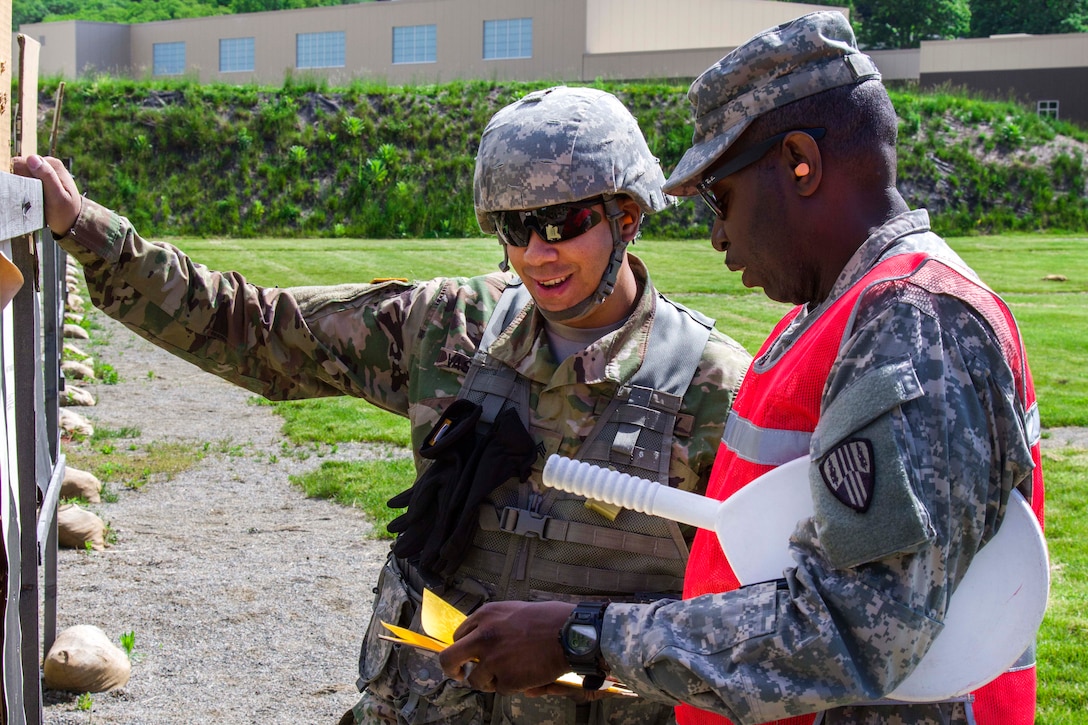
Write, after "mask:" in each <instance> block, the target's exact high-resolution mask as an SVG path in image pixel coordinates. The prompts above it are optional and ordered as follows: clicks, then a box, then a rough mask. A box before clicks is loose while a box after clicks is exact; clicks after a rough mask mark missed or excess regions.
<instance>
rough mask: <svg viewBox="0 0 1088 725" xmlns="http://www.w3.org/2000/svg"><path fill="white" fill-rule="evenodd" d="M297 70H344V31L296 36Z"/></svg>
mask: <svg viewBox="0 0 1088 725" xmlns="http://www.w3.org/2000/svg"><path fill="white" fill-rule="evenodd" d="M295 67H296V68H343V67H344V31H343V30H336V31H330V32H327V33H299V34H298V35H296V36H295Z"/></svg>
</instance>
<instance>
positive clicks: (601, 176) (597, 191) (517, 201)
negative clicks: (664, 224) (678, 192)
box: [473, 86, 670, 234]
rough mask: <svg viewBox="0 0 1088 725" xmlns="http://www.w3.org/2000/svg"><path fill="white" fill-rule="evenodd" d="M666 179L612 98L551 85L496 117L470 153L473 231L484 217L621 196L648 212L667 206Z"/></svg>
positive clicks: (485, 226) (486, 222) (483, 224)
mask: <svg viewBox="0 0 1088 725" xmlns="http://www.w3.org/2000/svg"><path fill="white" fill-rule="evenodd" d="M664 183H665V175H664V173H663V172H662V171H661V166H660V164H659V163H658V160H657V158H655V157H654V155H653V154H652V153H650V149H649V147H647V145H646V139H645V138H644V137H643V135H642V130H641V129H640V128H639V126H638V121H636V120H635V117H634V116H632V115H631V112H630V111H628V110H627V108H626V107H625V106H624V105H623V104H622V103H621V102H620V100H619V99H618V98H616V97H615V96H613V95H612V94H611V93H606V92H604V91H601V90H597V89H595V88H568V87H566V86H556V87H554V88H548V89H545V90H540V91H535V92H533V93H530V94H528V95H527V96H525V97H524V98H522V99H520V100H518V101H515V102H514V103H511V104H510V105H508V106H506V107H505V108H503V109H501V110H500V111H499V112H498V113H496V114H495V115H494V116H493V117H492V118H491V121H490V122H489V123H488V124H487V127H486V128H485V129H484V133H483V136H482V137H481V139H480V150H479V152H478V153H477V155H476V173H475V177H474V180H473V193H474V198H475V203H476V218H477V219H478V220H479V222H480V228H481V229H482V230H483V231H484V232H486V233H488V234H494V233H495V228H494V225H492V223H491V220H490V219H488V217H487V213H488V212H496V211H514V210H518V209H536V208H539V207H542V206H550V205H551V204H561V203H563V202H568V201H580V200H582V199H589V198H591V197H594V196H600V195H602V194H626V195H628V196H630V197H631V198H632V199H634V200H635V201H636V202H638V205H639V206H640V207H641V208H642V211H643V212H645V213H647V214H653V213H654V212H658V211H661V210H662V209H664V208H665V206H666V205H667V204H668V202H669V201H670V200H669V199H668V197H666V196H665V194H664V193H663V192H662V191H661V187H662V185H663V184H664Z"/></svg>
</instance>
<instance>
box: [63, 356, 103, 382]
mask: <svg viewBox="0 0 1088 725" xmlns="http://www.w3.org/2000/svg"><path fill="white" fill-rule="evenodd" d="M60 371H61V372H62V373H64V377H66V378H70V379H72V380H94V377H95V376H94V368H92V367H91V366H90V365H88V364H87V363H82V362H79V361H77V360H65V361H63V362H62V363H61V364H60Z"/></svg>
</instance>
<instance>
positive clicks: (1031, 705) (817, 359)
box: [677, 254, 1043, 725]
mask: <svg viewBox="0 0 1088 725" xmlns="http://www.w3.org/2000/svg"><path fill="white" fill-rule="evenodd" d="M896 278H909V279H910V282H911V284H913V285H916V286H918V287H921V288H923V289H925V290H927V291H929V292H931V293H935V294H949V295H953V296H955V297H957V298H959V299H961V300H963V301H964V302H965V303H966V304H967V305H969V306H970V307H972V308H973V309H974V310H975V311H977V312H978V313H979V314H980V315H981V316H982V317H983V318H984V319H985V320H986V321H987V322H988V324H989V325H990V327H991V328H992V329H993V331H994V335H995V337H996V338H997V340H998V342H999V343H1000V344H1001V345H1002V349H1003V352H1004V356H1005V359H1006V360H1008V362H1009V365H1010V367H1011V368H1012V371H1013V374H1014V377H1015V380H1016V393H1017V395H1018V397H1019V398H1020V400H1021V402H1022V404H1023V406H1024V410H1025V411H1026V413H1027V423H1028V426H1029V429H1030V430H1029V436H1030V440H1031V441H1032V448H1031V453H1032V459H1033V461H1034V463H1035V469H1034V471H1033V474H1032V476H1031V477H1029V478H1028V479H1027V480H1026V481H1024V482H1023V483H1021V485H1020V489H1021V491H1022V493H1023V494H1024V496H1025V497H1026V498H1027V499H1028V500H1029V501H1031V503H1032V509H1033V511H1034V512H1035V515H1036V517H1037V518H1038V519H1039V522H1040V524H1041V523H1042V519H1043V516H1042V514H1043V479H1042V467H1041V466H1040V446H1039V439H1040V430H1039V418H1038V406H1037V405H1036V402H1035V392H1034V388H1033V387H1032V381H1031V372H1030V371H1029V369H1028V366H1027V359H1026V357H1025V355H1024V349H1023V343H1022V341H1021V339H1020V336H1019V333H1018V331H1017V328H1016V323H1015V321H1014V320H1013V318H1012V314H1011V313H1010V312H1009V310H1008V308H1007V307H1006V306H1005V304H1004V303H1003V302H1002V301H1001V300H1000V298H998V297H997V295H995V294H994V293H993V292H991V291H990V290H988V289H986V288H985V287H982V286H981V285H979V284H978V283H976V282H974V281H972V280H970V279H968V278H966V277H964V276H963V275H961V274H960V273H959V272H957V271H955V270H954V269H952V268H951V267H949V266H947V265H945V264H943V263H941V262H939V261H938V260H935V259H932V258H929V257H927V256H926V255H925V254H903V255H897V256H893V257H890V258H889V259H887V260H884V261H883V262H881V263H880V264H878V265H877V266H876V267H875V268H874V269H872V270H871V271H870V272H869V273H868V274H867V275H866V276H865V277H864V278H863V279H862V280H860V281H859V282H858V283H857V284H855V285H854V286H853V287H852V288H851V289H850V290H848V291H847V292H846V294H844V295H843V296H842V297H841V298H839V299H838V300H836V301H835V302H834V303H833V304H832V305H831V307H830V308H829V309H827V310H825V311H824V312H823V313H822V314H821V315H820V318H819V320H817V321H815V323H814V324H813V325H812V326H811V327H809V328H808V329H806V330H805V331H804V332H803V333H801V334H800V336H799V337H798V338H797V340H795V341H794V342H793V343H791V345H790V347H789V349H788V350H787V351H786V352H784V353H783V354H782V355H781V357H779V358H778V359H776V360H774V361H773V363H770V364H769V365H767V366H766V367H764V368H760V366H759V365H758V363H753V366H752V369H750V370H749V371H748V373H747V374H746V375H745V378H744V383H743V384H742V385H741V388H740V391H739V392H738V393H737V397H736V399H735V401H734V403H733V408H732V410H731V411H730V414H729V418H728V421H727V423H726V428H725V434H724V436H723V438H722V444H721V446H720V448H719V450H718V455H717V458H716V459H715V461H714V468H713V470H712V471H711V474H710V483H709V486H708V489H707V495H708V496H712V497H714V498H717V499H719V500H725V499H727V498H729V497H730V496H731V495H733V494H734V493H736V492H737V491H738V490H740V489H741V488H743V487H744V486H745V485H747V484H748V483H749V482H751V481H752V480H753V479H755V478H756V477H757V476H759V475H760V474H762V473H765V472H766V471H769V470H771V469H773V468H775V467H777V466H779V465H781V464H783V463H786V462H787V461H790V460H793V459H794V458H797V457H799V456H803V455H807V454H809V453H810V450H809V449H810V442H811V437H812V433H813V431H815V429H816V424H817V422H818V421H819V417H820V410H821V400H822V397H823V391H824V388H825V386H826V382H827V377H828V375H829V374H830V371H831V368H832V366H833V365H834V362H835V360H836V359H837V357H838V351H839V349H840V345H841V343H842V340H843V339H844V335H845V334H848V333H849V332H850V331H851V329H850V328H851V324H852V321H853V319H854V313H855V307H856V305H857V302H858V300H859V299H860V298H861V296H862V295H863V294H864V292H865V291H866V290H867V289H869V288H870V287H871V285H873V284H879V283H881V282H884V281H887V280H891V279H896ZM800 310H801V308H800V307H798V308H795V309H794V310H793V311H792V312H791V313H790V314H788V315H787V316H786V317H785V318H784V319H783V320H782V321H781V322H779V324H778V326H776V327H775V329H774V331H773V332H772V333H771V335H770V337H768V338H767V341H766V342H765V343H764V344H763V347H762V348H761V349H760V350H759V352H758V353H757V354H756V361H760V360H761V359H762V358H763V356H764V355H765V354H766V353H767V352H768V351H769V349H770V347H771V345H772V343H773V342H774V341H775V340H776V339H778V337H779V336H780V335H781V334H782V333H783V332H784V331H785V330H786V329H787V328H788V326H789V323H790V322H791V321H792V320H793V319H795V318H796V316H797V314H798V313H799V312H800ZM799 370H800V371H803V372H802V373H801V374H797V373H798V371H799ZM818 454H819V452H818V451H817V452H813V455H814V456H817V457H818ZM738 586H740V584H739V582H738V580H737V578H736V576H735V574H734V573H733V571H732V569H731V568H730V566H729V562H728V560H727V559H726V558H725V555H724V553H723V552H722V549H721V546H719V545H718V542H717V539H716V538H715V536H714V534H713V532H706V531H702V530H700V531H699V532H698V533H697V534H696V538H695V542H694V544H693V545H692V554H691V561H690V564H689V566H688V579H687V580H686V584H685V588H684V597H685V598H691V597H695V596H699V595H701V594H705V593H709V592H722V591H730V590H732V589H736V588H737V587H738ZM972 695H973V697H971V696H968V697H964V698H957V699H959V700H962V701H965V702H969V701H971V700H973V701H974V702H973V705H969V706H968V707H973V717H974V719H975V720H974V721H975V722H977V723H978V724H979V725H996V724H997V723H1001V725H1027V724H1029V723H1031V722H1033V720H1034V711H1035V666H1034V648H1031V649H1030V650H1029V651H1028V652H1026V653H1025V654H1024V656H1023V657H1021V660H1020V662H1018V663H1017V664H1016V665H1014V667H1013V668H1011V669H1010V670H1009V671H1008V672H1006V673H1004V674H1003V675H1001V676H1000V677H998V678H997V679H996V680H994V681H993V682H991V683H989V684H987V685H985V686H984V687H982V688H980V689H979V690H977V691H975V692H974V693H972ZM870 704H887V705H895V704H898V705H904V704H907V703H893V702H891V701H883V702H881V703H870ZM969 712H970V711H969ZM814 721H816V722H818V721H819V720H818V715H817V714H813V715H803V716H799V717H791V718H787V719H783V720H777V721H775V723H774V725H810V724H811V723H813V722H814ZM677 722H679V723H680V724H681V725H696V724H698V725H709V724H711V723H715V724H727V723H729V720H728V719H727V718H725V717H723V716H721V715H717V714H714V713H710V712H706V711H704V710H699V709H696V708H694V707H692V706H690V705H681V706H679V707H678V708H677ZM767 725H770V724H767Z"/></svg>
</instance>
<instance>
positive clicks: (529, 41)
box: [484, 18, 533, 60]
mask: <svg viewBox="0 0 1088 725" xmlns="http://www.w3.org/2000/svg"><path fill="white" fill-rule="evenodd" d="M532 57H533V19H532V18H515V19H513V20H485V21H484V60H498V59H500V58H532Z"/></svg>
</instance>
